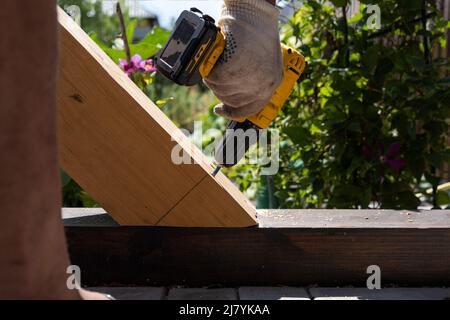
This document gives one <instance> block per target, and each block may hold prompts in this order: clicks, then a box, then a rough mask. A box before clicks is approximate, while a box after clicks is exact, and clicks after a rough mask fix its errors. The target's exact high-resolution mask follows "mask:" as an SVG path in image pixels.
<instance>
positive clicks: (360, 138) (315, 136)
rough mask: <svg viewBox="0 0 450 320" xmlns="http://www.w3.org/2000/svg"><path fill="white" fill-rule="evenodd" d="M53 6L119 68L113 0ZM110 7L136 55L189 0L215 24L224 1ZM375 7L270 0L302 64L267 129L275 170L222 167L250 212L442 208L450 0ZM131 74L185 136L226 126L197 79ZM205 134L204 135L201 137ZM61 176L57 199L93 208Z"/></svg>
mask: <svg viewBox="0 0 450 320" xmlns="http://www.w3.org/2000/svg"><path fill="white" fill-rule="evenodd" d="M58 3H59V5H60V6H61V7H62V8H63V9H64V10H65V11H66V12H68V13H69V14H70V15H71V16H72V17H73V18H74V20H75V21H77V22H78V23H79V24H80V26H81V27H82V28H83V29H84V30H85V31H86V32H87V33H88V34H89V35H90V36H91V38H92V39H93V40H94V41H96V42H97V44H99V46H100V47H101V48H102V49H103V50H104V51H105V52H106V53H107V54H108V55H109V56H110V57H111V59H113V60H114V61H115V62H116V63H117V64H119V59H126V58H127V57H126V55H125V52H124V43H123V40H122V37H121V28H120V24H119V19H118V17H117V15H116V10H115V7H116V3H117V1H113V0H104V1H95V0H59V1H58ZM120 3H121V6H122V8H123V11H124V16H125V24H126V29H127V31H126V33H127V35H129V37H128V38H129V39H130V40H129V41H130V48H131V51H132V55H135V54H139V55H140V56H141V57H142V59H144V60H145V59H151V58H152V57H153V56H154V55H155V54H156V53H157V52H158V50H159V49H160V48H161V46H162V45H163V44H164V43H165V41H166V40H167V38H168V37H169V35H170V31H171V29H172V27H173V24H174V22H175V20H176V18H177V17H178V16H179V14H180V13H181V12H182V11H183V10H189V8H191V7H197V8H198V9H200V10H202V11H203V12H204V13H207V14H209V15H211V16H212V17H214V18H216V19H218V17H219V14H220V10H221V6H222V1H178V0H177V1H170V0H148V1H145V0H143V1H141V0H129V1H128V0H126V1H120ZM375 3H377V5H378V9H379V10H378V11H377V10H375V11H373V10H372V9H373V7H372V6H371V1H367V0H365V1H362V0H361V1H356V0H331V1H320V0H317V1H307V0H304V1H279V2H278V6H279V8H280V11H281V18H280V35H281V38H282V41H283V42H285V43H287V44H289V45H290V46H292V47H294V48H296V49H297V50H299V51H300V52H301V53H302V54H303V55H304V56H305V57H306V59H307V61H308V66H307V69H306V71H305V73H304V74H303V75H302V78H301V82H300V84H299V85H298V86H297V88H296V89H295V91H294V93H293V95H292V97H291V98H290V100H289V101H288V103H287V104H286V106H285V107H284V108H283V112H282V114H281V115H280V116H279V117H278V118H277V120H276V122H275V123H274V124H273V127H274V128H277V129H278V130H279V131H280V134H281V145H280V171H279V173H278V174H277V175H275V176H261V175H260V174H259V173H260V169H261V168H259V167H258V166H256V165H245V164H243V165H238V166H236V167H235V168H233V169H229V170H225V174H227V175H228V177H230V179H232V180H233V181H234V182H235V183H236V184H237V185H238V186H239V187H240V189H241V190H242V191H243V192H245V193H246V195H247V196H248V197H249V198H250V199H251V200H252V201H254V203H255V204H256V205H257V207H258V208H390V209H417V208H418V207H419V208H447V207H448V206H449V204H450V191H449V190H450V184H449V165H448V163H449V159H450V148H449V144H450V139H449V124H450V58H449V57H450V48H449V42H450V31H449V27H450V22H449V18H450V0H409V1H406V0H401V1H393V0H392V1H391V0H386V1H383V2H382V3H378V2H375ZM374 14H375V16H374ZM377 14H378V15H377ZM374 19H375V20H374ZM370 21H371V22H370ZM372 22H375V23H372ZM376 22H379V23H378V24H377V23H376ZM130 77H131V78H132V79H133V81H134V82H135V83H136V84H137V85H138V86H139V87H140V88H141V89H142V90H143V91H144V92H145V93H146V94H147V95H148V96H149V97H150V98H151V99H152V100H153V101H155V102H156V104H157V106H158V107H159V108H161V109H162V110H163V111H164V113H165V114H166V115H167V116H168V117H169V118H170V119H171V120H172V121H173V122H174V123H175V124H176V125H177V126H178V127H180V128H185V129H188V130H189V131H191V132H192V131H193V129H194V122H195V121H202V122H203V130H204V131H205V130H207V129H210V128H216V129H219V130H220V131H222V130H223V129H224V128H225V126H226V120H225V119H223V118H219V117H217V116H215V115H214V113H213V112H212V107H213V106H214V105H215V104H216V103H217V102H218V101H217V100H216V99H215V97H214V96H213V94H212V93H211V92H210V91H209V90H208V89H207V88H206V87H205V86H204V85H202V84H200V85H197V86H194V87H189V88H188V87H181V86H177V85H175V84H173V83H171V82H169V81H167V80H166V79H164V78H162V77H161V76H160V75H158V74H156V73H151V74H150V73H145V74H140V73H136V74H133V75H132V76H130ZM212 140H214V137H213V136H209V135H208V134H206V135H203V136H202V137H201V139H200V143H199V144H200V145H203V146H205V145H207V144H208V143H209V142H211V141H212ZM61 179H62V185H63V187H62V193H63V199H64V206H68V207H71V206H72V207H83V206H85V207H92V206H98V204H96V203H95V201H94V200H93V199H92V198H91V197H90V196H89V195H88V194H87V193H86V192H85V191H83V189H82V188H81V187H80V186H79V185H78V184H77V183H76V181H74V180H73V179H71V178H70V177H69V176H68V175H67V174H65V173H64V172H61Z"/></svg>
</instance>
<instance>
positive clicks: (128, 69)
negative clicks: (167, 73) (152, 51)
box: [119, 54, 156, 75]
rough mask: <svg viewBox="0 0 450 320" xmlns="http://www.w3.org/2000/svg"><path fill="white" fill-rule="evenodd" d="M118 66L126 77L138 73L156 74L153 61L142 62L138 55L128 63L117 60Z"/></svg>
mask: <svg viewBox="0 0 450 320" xmlns="http://www.w3.org/2000/svg"><path fill="white" fill-rule="evenodd" d="M119 66H120V68H121V69H122V70H123V71H125V73H126V74H127V75H131V74H133V73H135V72H138V71H142V72H146V73H153V72H156V68H155V66H154V64H153V60H152V59H148V60H142V57H141V56H140V55H138V54H135V55H134V56H133V57H132V58H131V60H130V61H129V62H128V61H127V60H124V59H119Z"/></svg>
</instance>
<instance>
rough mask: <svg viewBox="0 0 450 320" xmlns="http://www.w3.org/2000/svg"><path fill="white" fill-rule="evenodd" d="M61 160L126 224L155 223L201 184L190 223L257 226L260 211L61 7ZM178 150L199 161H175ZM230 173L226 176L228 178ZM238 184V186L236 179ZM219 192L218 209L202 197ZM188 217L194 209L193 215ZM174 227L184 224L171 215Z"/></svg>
mask: <svg viewBox="0 0 450 320" xmlns="http://www.w3.org/2000/svg"><path fill="white" fill-rule="evenodd" d="M59 24H60V43H61V44H60V52H61V61H60V77H59V94H58V101H59V112H58V121H59V157H60V162H61V165H62V167H63V168H64V170H66V171H67V172H68V173H69V174H70V175H71V176H72V177H73V178H74V179H75V180H76V181H77V182H78V183H79V184H80V185H81V186H82V187H83V188H84V189H85V190H86V191H87V192H88V193H89V194H90V195H91V196H93V197H94V198H95V199H96V200H97V201H98V202H99V203H100V204H101V205H102V206H103V207H104V208H105V209H106V210H107V211H108V213H110V214H111V215H112V216H113V217H114V219H115V220H116V221H117V222H118V223H120V224H122V225H155V224H156V223H157V222H159V221H160V220H161V219H162V218H163V217H165V216H166V215H167V214H168V213H169V212H170V211H171V210H172V209H173V208H175V207H177V208H180V210H183V204H182V201H181V200H182V199H184V198H186V197H187V196H188V195H190V197H192V196H191V193H190V192H191V191H192V190H193V189H194V188H195V187H196V186H197V185H198V184H199V183H200V182H202V181H204V180H207V181H209V184H208V190H205V192H203V193H202V194H199V193H196V196H197V197H198V198H199V199H198V200H199V201H196V205H195V207H194V208H195V214H193V215H192V217H190V218H189V224H188V225H189V226H198V227H203V226H228V225H229V224H230V222H232V224H231V225H232V226H240V227H245V226H252V225H255V224H256V220H255V209H254V207H253V206H252V205H250V204H249V202H248V201H247V200H246V199H245V197H244V195H242V193H240V192H239V191H238V190H237V189H236V188H235V187H234V186H230V188H227V189H225V188H222V186H221V183H219V182H217V181H216V180H215V179H213V178H212V177H211V175H210V172H211V171H212V167H211V165H210V164H209V163H208V161H207V159H205V158H204V156H203V154H202V153H201V151H200V150H198V149H197V148H196V147H195V146H194V145H193V144H192V143H191V142H190V141H189V140H188V139H187V138H186V137H185V136H184V135H183V134H182V133H181V131H180V130H178V129H177V128H176V126H175V125H174V124H173V123H172V122H171V121H170V119H168V118H167V117H166V116H165V115H164V114H163V113H162V112H161V110H159V108H158V107H156V106H155V105H154V104H153V102H151V101H150V100H149V99H148V98H147V97H146V96H145V94H144V93H142V91H141V90H139V88H137V87H136V86H135V85H134V83H133V82H132V81H131V80H130V79H129V78H128V77H127V76H126V75H125V74H124V73H123V72H122V71H121V70H120V69H119V68H118V67H117V66H116V64H115V63H114V62H113V61H112V60H111V59H110V58H109V57H108V56H107V55H106V54H105V53H104V52H103V51H102V50H101V49H100V48H99V47H98V46H97V45H96V44H95V43H94V42H93V41H92V40H91V39H90V38H89V36H88V35H87V34H86V33H84V32H83V30H82V29H81V28H80V27H79V26H78V25H77V24H76V23H75V22H74V21H73V20H72V19H71V18H70V17H69V16H67V15H66V14H65V13H64V11H63V10H61V9H59ZM174 147H178V148H180V150H182V151H184V152H185V153H187V154H188V155H189V156H190V157H191V159H192V160H193V162H194V163H193V164H182V165H177V164H175V163H174V162H173V161H172V158H171V157H172V151H173V150H174ZM223 178H224V177H221V179H223ZM229 184H230V185H231V183H229ZM209 197H216V198H217V200H218V201H219V202H220V203H221V207H220V208H219V209H218V210H215V211H212V210H210V209H211V208H210V207H209V206H206V205H204V202H202V201H200V200H201V199H202V198H209ZM186 214H187V213H186ZM169 225H171V226H185V220H183V219H171V221H170V224H169Z"/></svg>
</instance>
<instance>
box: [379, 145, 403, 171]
mask: <svg viewBox="0 0 450 320" xmlns="http://www.w3.org/2000/svg"><path fill="white" fill-rule="evenodd" d="M401 147H402V146H401V144H400V143H392V144H390V145H389V147H388V149H387V151H386V154H385V157H384V160H385V162H386V163H387V164H388V165H389V166H390V167H391V168H392V169H393V170H394V171H397V172H399V171H400V170H401V169H403V167H404V166H405V165H406V162H405V160H403V159H401V158H400V155H401V154H400V149H401Z"/></svg>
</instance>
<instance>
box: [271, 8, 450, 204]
mask: <svg viewBox="0 0 450 320" xmlns="http://www.w3.org/2000/svg"><path fill="white" fill-rule="evenodd" d="M362 2H363V3H366V2H367V1H362ZM346 3H347V1H345V0H343V1H341V0H336V1H332V2H331V3H330V2H327V1H316V0H315V1H305V2H304V5H303V6H302V8H301V9H300V10H299V11H298V12H297V13H296V15H295V16H294V17H293V19H292V21H290V23H289V24H288V25H287V26H285V27H284V32H283V38H284V41H286V42H287V43H289V44H290V45H292V46H294V47H295V48H297V49H299V50H300V51H301V52H302V53H303V54H304V55H305V56H306V57H307V60H308V66H307V69H306V72H305V74H304V75H303V76H302V82H301V84H300V85H299V86H298V88H297V90H296V91H295V92H294V94H293V95H292V97H291V99H290V101H289V103H287V105H286V106H285V107H284V111H283V114H282V115H281V116H280V117H278V120H277V123H276V124H275V125H276V127H277V128H280V129H281V134H282V137H283V138H284V139H285V141H284V143H282V146H281V161H282V163H281V171H280V173H279V174H278V175H277V176H276V177H275V179H276V182H275V186H276V187H277V188H278V192H277V196H278V198H279V200H280V203H281V206H282V207H286V208H299V207H306V208H318V207H323V206H326V207H330V208H358V207H360V208H367V207H368V206H369V204H371V203H372V204H375V205H377V206H381V207H382V208H398V209H400V208H401V209H406V208H410V209H413V208H417V205H418V204H419V203H420V201H419V199H418V198H417V197H416V196H415V192H417V191H420V187H419V184H420V183H421V182H422V183H424V182H425V184H427V185H428V186H431V187H432V188H433V190H436V188H437V185H438V184H439V182H440V178H439V176H438V175H437V172H438V170H437V169H439V168H440V167H441V166H442V164H443V163H444V162H445V161H448V160H449V159H450V150H449V148H448V145H447V138H448V137H447V133H448V130H449V115H450V79H449V78H448V77H446V76H445V72H446V71H448V70H449V60H448V59H447V60H444V59H433V58H432V55H431V53H430V48H433V47H434V46H436V45H438V44H443V43H444V44H445V40H444V38H443V32H444V30H445V28H446V27H447V23H446V22H445V21H443V19H442V17H441V16H440V13H439V12H438V11H437V9H436V7H435V5H434V3H435V2H433V1H425V2H423V1H418V0H414V1H393V0H387V1H382V2H378V4H379V6H380V8H381V13H382V29H381V30H380V31H376V30H369V29H368V27H367V25H366V22H367V19H368V18H369V15H367V14H366V12H365V10H364V7H362V8H361V12H360V13H359V14H357V15H356V16H355V17H354V18H353V19H351V20H349V21H347V19H346V18H344V17H343V16H342V8H339V7H342V6H345V5H346ZM367 3H368V2H367ZM422 3H425V6H426V7H424V8H423V9H424V12H426V13H427V17H428V20H427V26H428V29H427V30H424V29H423V24H422V20H421V18H423V16H422V13H423V11H422ZM335 6H337V7H335ZM424 35H425V37H423V36H424ZM438 197H439V199H438ZM444 197H445V196H444V195H443V194H441V193H439V194H437V193H436V192H434V193H433V194H431V195H429V198H428V200H429V201H430V202H431V203H434V204H435V205H436V204H437V202H436V201H438V200H440V199H443V198H444Z"/></svg>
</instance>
